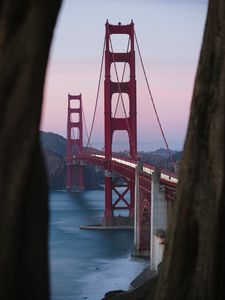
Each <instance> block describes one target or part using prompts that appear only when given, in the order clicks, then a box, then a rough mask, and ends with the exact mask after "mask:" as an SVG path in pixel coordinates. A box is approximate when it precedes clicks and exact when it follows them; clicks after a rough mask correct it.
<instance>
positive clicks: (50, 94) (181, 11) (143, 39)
mask: <svg viewBox="0 0 225 300" xmlns="http://www.w3.org/2000/svg"><path fill="white" fill-rule="evenodd" d="M206 12H207V1H204V0H198V1H197V0H196V1H194V0H193V1H185V0H183V1H175V0H159V1H145V0H142V1H134V0H133V1H132V0H121V1H118V0H108V1H103V0H96V1H91V0H89V1H87V0H86V1H85V0H83V1H81V0H77V1H73V0H64V3H63V6H62V9H61V12H60V16H59V19H58V23H57V26H56V29H55V34H54V39H53V43H52V47H51V53H50V58H49V64H48V69H47V75H46V83H45V91H44V104H43V112H42V121H41V126H40V127H41V130H44V131H51V132H54V133H58V134H60V135H62V136H64V137H65V136H66V118H67V95H68V93H70V94H79V93H82V97H83V106H84V110H85V114H86V120H87V126H88V129H89V128H90V125H91V124H90V122H91V119H92V115H93V110H94V104H95V97H96V90H97V83H98V76H99V68H100V59H101V54H102V46H103V39H104V34H105V26H104V25H105V22H106V19H108V20H109V23H112V24H117V23H118V22H121V23H122V24H128V23H130V21H131V19H133V20H134V23H135V29H136V32H137V35H138V39H139V43H140V46H141V51H142V55H143V59H144V63H145V68H146V72H147V75H148V78H149V81H150V85H151V89H152V92H153V95H154V99H155V103H156V106H157V109H158V112H159V116H160V119H161V121H162V124H163V128H164V130H165V134H166V137H167V140H168V143H169V146H170V148H171V149H177V150H180V149H182V147H183V142H184V138H185V133H186V128H187V123H188V117H189V108H190V102H191V97H192V92H193V85H194V78H195V73H196V68H197V63H198V57H199V51H200V46H201V41H202V35H203V29H204V24H205V17H206ZM136 59H137V60H138V58H137V51H136ZM138 68H139V67H137V85H139V86H140V87H139V90H138V100H139V101H141V100H142V99H144V98H146V97H147V96H146V95H147V94H144V93H145V91H144V89H145V87H144V86H142V80H141V77H140V76H141V75H139V73H140V71H139V69H138ZM103 76H104V73H103ZM139 79H140V80H139ZM138 80H139V81H138ZM139 82H140V83H139ZM101 93H102V94H101V101H102V97H103V96H102V95H103V81H102V92H101ZM101 105H102V104H101ZM144 113H145V104H143V103H140V102H139V103H138V117H139V116H143V114H144ZM103 117H104V116H103V115H102V116H101V118H102V120H100V117H98V121H97V122H98V123H97V124H96V125H97V128H98V131H96V132H94V133H93V141H94V142H96V143H97V142H98V143H99V142H100V143H101V141H102V135H103V132H102V122H103ZM141 118H142V119H141ZM140 119H141V120H140V124H139V123H138V124H139V131H138V142H139V145H140V146H141V145H142V144H143V143H145V141H146V137H145V136H144V133H143V132H144V129H145V128H146V124H147V123H146V124H145V122H144V121H145V119H147V117H146V116H145V117H140ZM146 121H147V120H146ZM144 148H145V146H143V147H142V146H141V147H139V150H145V149H144Z"/></svg>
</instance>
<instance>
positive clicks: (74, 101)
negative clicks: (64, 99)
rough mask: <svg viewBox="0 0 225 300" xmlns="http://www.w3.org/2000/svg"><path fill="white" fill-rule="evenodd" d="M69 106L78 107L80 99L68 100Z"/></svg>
mask: <svg viewBox="0 0 225 300" xmlns="http://www.w3.org/2000/svg"><path fill="white" fill-rule="evenodd" d="M70 108H80V100H75V99H73V100H70Z"/></svg>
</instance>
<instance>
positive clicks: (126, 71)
mask: <svg viewBox="0 0 225 300" xmlns="http://www.w3.org/2000/svg"><path fill="white" fill-rule="evenodd" d="M110 75H111V77H110V78H111V81H112V82H118V81H119V82H128V81H129V80H130V65H129V63H125V62H112V63H111V66H110Z"/></svg>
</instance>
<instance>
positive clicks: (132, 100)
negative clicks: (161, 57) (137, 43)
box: [104, 21, 137, 225]
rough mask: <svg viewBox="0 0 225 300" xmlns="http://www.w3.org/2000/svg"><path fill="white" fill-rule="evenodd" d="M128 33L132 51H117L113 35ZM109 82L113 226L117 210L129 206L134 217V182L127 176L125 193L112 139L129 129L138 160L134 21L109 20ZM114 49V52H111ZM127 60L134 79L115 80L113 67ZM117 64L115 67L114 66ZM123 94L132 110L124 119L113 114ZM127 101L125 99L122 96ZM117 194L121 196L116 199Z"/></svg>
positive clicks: (108, 185)
mask: <svg viewBox="0 0 225 300" xmlns="http://www.w3.org/2000/svg"><path fill="white" fill-rule="evenodd" d="M112 34H120V35H121V34H122V35H128V36H129V39H130V51H129V52H123V53H116V52H113V49H112V42H111V35H112ZM105 43H106V46H105V47H106V48H105V83H104V95H105V96H104V107H105V158H106V167H105V169H106V176H105V198H106V199H105V215H104V223H105V225H112V224H113V222H114V219H113V217H114V211H115V210H120V209H123V210H124V209H125V210H128V211H129V216H130V218H131V220H132V219H133V216H134V182H133V181H129V180H128V179H126V178H125V182H126V183H125V185H124V184H123V187H125V190H124V191H123V192H122V193H121V192H120V191H119V189H118V187H120V186H121V183H120V180H118V177H115V175H114V174H112V172H111V167H110V165H111V163H110V161H111V158H112V141H113V133H114V132H115V131H116V130H123V131H124V130H125V131H127V133H128V137H129V148H130V158H131V159H132V160H137V122H136V114H137V112H136V79H135V51H134V23H133V21H132V22H131V24H129V25H121V24H120V23H119V24H118V25H111V24H109V23H108V21H107V22H106V34H105ZM110 48H111V51H110ZM118 62H120V63H121V62H122V63H123V62H124V63H127V64H128V65H129V67H130V80H129V81H128V82H121V81H119V79H118V76H117V82H113V81H111V72H110V69H111V67H115V68H116V63H118ZM113 65H114V66H113ZM116 73H117V71H116ZM123 93H125V94H127V95H128V97H129V112H128V115H126V116H125V117H124V118H115V117H113V114H112V96H113V94H118V95H120V96H121V98H122V95H123ZM122 101H123V98H122ZM113 193H114V195H116V197H117V199H115V198H113ZM128 193H130V201H129V202H128V201H127V200H126V199H125V195H127V194H128Z"/></svg>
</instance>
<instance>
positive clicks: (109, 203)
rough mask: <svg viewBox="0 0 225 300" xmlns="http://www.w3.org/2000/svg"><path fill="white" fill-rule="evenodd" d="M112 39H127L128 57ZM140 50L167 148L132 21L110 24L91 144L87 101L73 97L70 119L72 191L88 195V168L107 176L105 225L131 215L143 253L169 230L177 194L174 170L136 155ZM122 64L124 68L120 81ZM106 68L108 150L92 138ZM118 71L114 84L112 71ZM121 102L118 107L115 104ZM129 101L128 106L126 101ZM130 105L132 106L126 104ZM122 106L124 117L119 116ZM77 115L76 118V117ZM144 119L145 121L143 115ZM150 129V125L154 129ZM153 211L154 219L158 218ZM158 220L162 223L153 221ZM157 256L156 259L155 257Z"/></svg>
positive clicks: (69, 185) (69, 178)
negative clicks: (119, 144) (119, 147)
mask: <svg viewBox="0 0 225 300" xmlns="http://www.w3.org/2000/svg"><path fill="white" fill-rule="evenodd" d="M112 35H122V36H128V45H127V50H126V52H114V49H113V43H112V38H111V36H112ZM135 45H136V47H137V52H138V54H139V57H140V62H141V66H142V70H143V74H144V78H145V81H146V84H147V91H148V96H149V99H150V103H151V105H152V108H153V112H154V114H155V118H156V121H157V124H158V128H159V131H160V133H161V136H162V140H163V141H164V145H165V147H166V148H167V150H168V151H169V147H168V143H167V141H166V137H165V134H164V131H163V128H162V125H161V123H160V119H159V116H158V113H157V110H156V106H155V103H154V100H153V96H152V93H151V90H150V85H149V82H148V79H147V75H146V71H145V67H144V63H143V59H142V56H141V52H140V47H139V44H138V40H137V36H136V33H135V30H134V23H133V21H132V22H131V24H129V25H122V24H120V23H119V24H118V25H111V24H109V23H108V21H107V22H106V25H105V40H104V47H103V55H102V60H101V68H100V75H99V82H98V89H97V97H96V103H95V108H94V115H93V120H92V123H91V129H90V133H89V134H87V145H86V146H84V144H83V124H84V125H85V126H84V127H85V130H86V132H87V126H86V122H85V118H84V110H83V105H82V96H81V94H80V95H76V96H73V95H68V118H67V189H68V190H74V189H75V190H83V188H84V182H83V165H84V164H93V165H96V166H100V167H101V168H102V169H103V170H104V172H105V210H104V218H103V225H104V226H116V225H118V224H117V220H118V218H117V217H116V212H117V211H124V212H127V217H126V219H125V220H126V225H133V224H134V227H135V247H136V251H137V252H138V253H141V254H144V253H149V251H150V239H151V244H152V243H153V242H154V241H153V235H154V234H155V231H156V230H158V229H160V230H161V229H163V230H166V227H167V218H168V214H169V213H168V211H169V210H170V207H171V205H172V201H173V199H174V194H175V191H176V184H177V176H176V174H174V173H171V172H170V171H167V170H164V169H160V170H159V169H158V168H157V167H156V166H154V165H151V164H147V163H142V162H141V161H140V159H139V157H138V151H137V146H138V142H137V129H138V128H137V87H136V85H137V84H136V74H135V67H136V66H135ZM118 63H122V64H124V66H123V70H122V76H121V78H119V77H120V76H119V71H118V67H117V65H118ZM103 66H105V80H104V148H103V150H96V149H94V148H93V147H92V143H91V138H92V132H93V128H94V124H95V119H96V111H97V107H98V99H99V93H100V82H101V77H102V73H103ZM126 66H128V67H129V75H130V76H129V79H128V80H126V81H125V79H124V78H125V73H126ZM113 70H114V76H113V77H114V80H112V71H113ZM113 97H114V99H115V97H116V99H117V100H116V104H114V103H113V100H112V99H113ZM125 98H126V99H128V101H126V99H125ZM126 102H127V103H126ZM119 106H120V107H121V109H122V111H123V117H121V116H120V117H118V116H117V111H118V110H119ZM72 116H75V119H74V118H72ZM139 118H140V116H139ZM149 126H151V125H150V124H149ZM117 131H123V132H124V131H125V132H126V133H127V136H128V145H127V147H128V149H129V150H128V156H127V157H125V156H121V155H119V154H118V153H115V152H114V151H113V148H112V145H113V136H114V133H115V132H117ZM153 211H154V214H155V215H153ZM154 218H155V219H156V218H157V219H158V221H157V222H156V221H154ZM151 251H153V250H151ZM152 255H153V254H152Z"/></svg>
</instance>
